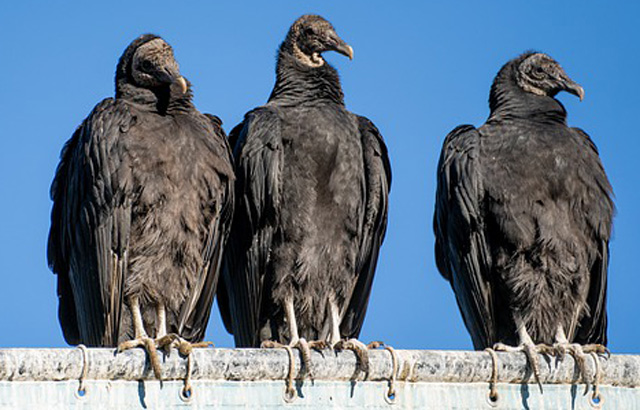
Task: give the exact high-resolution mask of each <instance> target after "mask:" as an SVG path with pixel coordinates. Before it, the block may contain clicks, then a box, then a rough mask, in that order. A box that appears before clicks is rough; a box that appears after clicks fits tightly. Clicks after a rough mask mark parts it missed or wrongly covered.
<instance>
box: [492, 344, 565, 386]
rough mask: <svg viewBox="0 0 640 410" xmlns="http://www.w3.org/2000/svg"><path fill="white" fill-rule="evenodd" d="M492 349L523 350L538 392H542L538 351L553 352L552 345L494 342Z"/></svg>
mask: <svg viewBox="0 0 640 410" xmlns="http://www.w3.org/2000/svg"><path fill="white" fill-rule="evenodd" d="M493 350H496V351H499V352H524V354H525V355H526V356H527V360H528V361H529V364H530V366H531V372H532V373H533V378H534V379H535V381H536V384H537V385H538V387H539V388H540V393H542V382H541V381H540V363H539V361H538V353H549V352H553V351H554V348H553V347H552V346H547V345H543V344H539V345H534V344H532V343H523V344H521V345H519V346H508V345H505V344H504V343H496V344H495V345H493Z"/></svg>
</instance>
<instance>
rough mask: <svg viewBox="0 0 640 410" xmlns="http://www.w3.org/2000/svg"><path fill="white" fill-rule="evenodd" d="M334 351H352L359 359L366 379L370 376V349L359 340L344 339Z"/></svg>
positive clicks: (359, 365) (359, 364) (360, 367)
mask: <svg viewBox="0 0 640 410" xmlns="http://www.w3.org/2000/svg"><path fill="white" fill-rule="evenodd" d="M333 348H334V350H351V351H353V352H354V353H355V354H356V357H357V358H358V368H359V370H360V371H362V372H363V373H364V374H365V379H366V378H367V377H368V376H369V351H368V350H369V347H368V346H367V345H365V344H364V343H362V342H361V341H359V340H358V339H342V340H340V341H338V343H336V344H335V345H334V346H333Z"/></svg>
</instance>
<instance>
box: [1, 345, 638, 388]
mask: <svg viewBox="0 0 640 410" xmlns="http://www.w3.org/2000/svg"><path fill="white" fill-rule="evenodd" d="M294 352H295V353H296V354H295V356H296V378H298V377H303V376H304V371H302V372H301V368H300V364H301V363H300V356H299V354H298V352H297V351H296V350H294ZM396 352H397V355H398V359H399V362H400V363H399V369H400V370H399V374H398V380H399V381H401V380H406V381H411V382H452V383H478V382H487V381H488V380H489V378H490V377H491V360H490V356H489V354H488V353H485V352H471V351H429V350H397V351H396ZM87 353H88V368H87V376H86V379H87V380H151V379H154V377H153V372H152V371H151V369H150V367H149V362H148V360H147V357H146V354H145V352H144V351H143V350H142V349H133V350H128V351H125V352H123V353H120V354H117V355H116V354H115V351H114V350H113V349H87ZM369 354H370V360H371V371H370V374H369V377H368V380H371V381H383V380H385V381H386V380H388V379H389V378H390V376H391V369H392V363H391V355H390V354H389V352H387V351H386V350H374V351H371V352H370V353H369ZM497 357H498V364H499V366H498V383H523V382H525V383H532V382H533V381H532V378H531V375H530V370H529V367H528V366H527V362H526V358H525V356H524V354H520V353H502V352H500V353H497ZM193 359H194V363H193V365H194V366H193V376H192V379H194V380H199V379H206V380H229V381H252V380H281V379H283V378H284V377H285V376H286V374H287V371H288V363H289V362H288V356H287V354H286V352H285V351H284V350H282V349H196V350H194V353H193ZM312 362H313V374H314V378H315V380H332V381H348V380H362V379H363V378H364V375H363V374H362V373H360V372H358V371H357V366H356V364H357V359H356V356H355V354H354V353H353V352H352V351H342V352H333V351H329V350H326V351H322V352H317V351H314V352H313V353H312ZM600 366H601V368H602V372H603V375H602V379H601V384H602V385H614V386H625V387H637V386H640V356H635V355H612V356H611V357H610V358H609V359H606V358H604V357H601V358H600ZM162 367H163V374H162V376H163V379H165V380H176V379H182V378H184V376H185V372H186V359H185V358H184V357H181V356H180V355H179V354H178V352H177V351H173V352H172V353H171V354H170V355H169V356H165V357H164V361H163V363H162ZM82 368H83V359H82V352H81V351H80V349H75V348H68V349H0V381H2V380H5V381H59V380H77V379H78V378H79V377H80V374H81V372H82ZM587 368H588V371H589V376H590V377H589V379H592V378H593V374H594V370H595V366H594V363H593V359H592V358H591V357H588V358H587ZM302 370H303V369H302ZM540 370H541V372H540V379H541V381H542V383H544V384H571V383H576V382H578V383H579V382H580V380H579V375H578V372H577V368H576V366H575V362H574V360H573V358H572V357H571V356H566V357H565V358H564V360H562V361H559V360H557V359H556V358H553V357H552V358H549V357H547V356H540Z"/></svg>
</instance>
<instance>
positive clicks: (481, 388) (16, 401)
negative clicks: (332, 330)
mask: <svg viewBox="0 0 640 410" xmlns="http://www.w3.org/2000/svg"><path fill="white" fill-rule="evenodd" d="M77 387H78V383H77V382H72V381H63V382H11V383H8V382H0V409H2V410H5V409H11V410H23V409H24V410H34V409H47V410H67V409H105V410H111V409H154V410H155V409H187V408H189V409H207V410H208V409H234V410H236V409H246V410H260V409H269V410H272V409H273V410H275V409H282V408H285V409H286V408H291V409H305V410H314V409H318V410H320V409H366V410H404V409H424V410H446V409H458V410H463V409H464V410H477V409H487V410H492V409H501V410H506V409H531V410H539V409H549V410H563V409H574V410H594V409H597V408H599V407H594V406H592V405H591V404H590V402H589V399H590V394H587V395H583V388H582V387H581V386H571V385H545V386H544V393H543V394H540V391H539V390H538V388H537V387H536V386H533V385H517V384H505V385H499V386H498V392H499V400H498V402H497V404H495V405H494V404H492V403H490V402H489V400H488V396H487V393H488V388H487V385H486V384H485V383H425V382H419V383H409V382H402V383H398V386H397V392H398V394H397V399H396V402H395V403H394V404H389V403H388V402H387V401H386V400H385V397H384V395H385V392H386V389H387V385H386V383H384V382H358V383H354V384H352V383H348V382H332V381H328V380H325V381H316V382H315V383H311V382H309V381H306V382H304V383H303V384H301V385H299V386H298V396H299V397H297V398H296V399H295V400H294V401H293V402H292V403H286V402H285V401H284V398H283V383H282V382H281V381H254V382H229V381H204V380H202V381H194V382H193V389H194V394H193V398H192V400H191V401H190V402H185V401H183V400H182V399H181V398H180V396H179V395H180V391H181V389H182V383H181V382H179V381H171V382H163V383H162V386H161V385H160V382H158V381H140V382H133V381H128V382H127V381H93V382H90V383H88V384H87V391H86V394H85V396H84V397H82V398H80V397H78V396H77V395H76V390H77ZM601 394H602V397H603V406H602V407H601V408H603V409H614V410H635V409H639V408H640V398H639V394H638V392H637V389H632V388H628V387H610V386H604V387H602V388H601Z"/></svg>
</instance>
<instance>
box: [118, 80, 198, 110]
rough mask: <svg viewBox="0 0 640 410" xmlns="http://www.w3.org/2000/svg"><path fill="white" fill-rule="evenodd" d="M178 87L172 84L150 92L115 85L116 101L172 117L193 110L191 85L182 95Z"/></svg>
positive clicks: (119, 84) (124, 85)
mask: <svg viewBox="0 0 640 410" xmlns="http://www.w3.org/2000/svg"><path fill="white" fill-rule="evenodd" d="M178 87H179V85H177V84H173V85H171V86H167V87H161V88H157V89H154V90H150V89H147V88H140V87H136V86H135V85H133V84H130V83H116V99H122V100H126V101H129V102H131V103H133V104H135V105H137V106H138V107H140V108H141V109H143V110H147V111H152V112H157V113H158V114H160V115H174V114H178V113H181V112H187V111H189V110H191V109H193V103H192V102H191V99H192V98H193V94H192V92H191V84H189V87H188V89H187V92H186V93H184V94H182V93H181V91H179V90H178Z"/></svg>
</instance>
